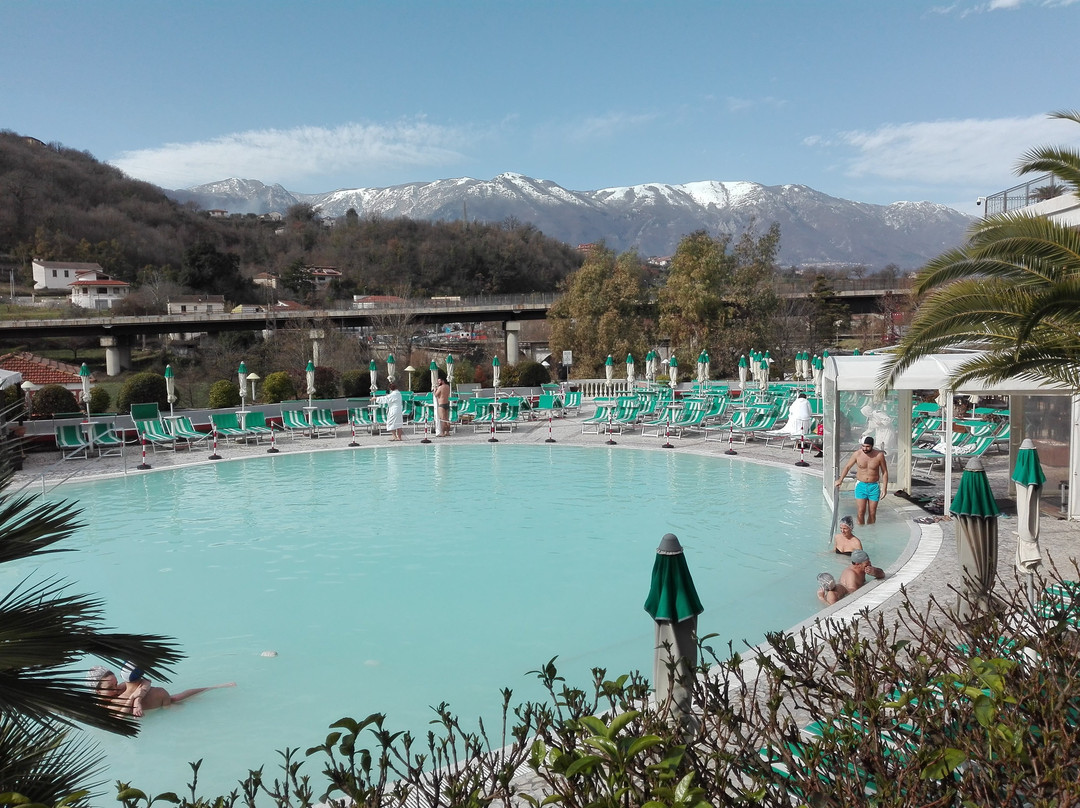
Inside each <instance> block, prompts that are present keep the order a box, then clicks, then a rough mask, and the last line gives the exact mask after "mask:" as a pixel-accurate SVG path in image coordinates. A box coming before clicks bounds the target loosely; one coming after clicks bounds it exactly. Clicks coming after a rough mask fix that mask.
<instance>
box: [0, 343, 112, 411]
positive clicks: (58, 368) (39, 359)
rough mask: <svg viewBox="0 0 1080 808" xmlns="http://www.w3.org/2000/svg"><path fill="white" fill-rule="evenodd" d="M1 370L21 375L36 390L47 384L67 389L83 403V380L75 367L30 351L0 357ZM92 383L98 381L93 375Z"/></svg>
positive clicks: (24, 381) (91, 377)
mask: <svg viewBox="0 0 1080 808" xmlns="http://www.w3.org/2000/svg"><path fill="white" fill-rule="evenodd" d="M0 370H7V371H11V372H14V373H18V374H21V375H22V377H23V383H24V384H25V383H26V382H30V384H32V385H33V386H34V387H33V389H35V390H37V389H40V388H42V387H44V386H45V385H47V384H58V385H60V386H61V387H66V388H67V389H68V390H70V391H71V392H72V393H74V394H75V398H76V400H78V401H82V391H83V386H82V378H81V377H80V376H79V370H80V368H78V367H76V366H75V365H69V364H68V363H67V362H58V361H57V360H55V359H46V358H45V357H43V356H36V355H35V354H32V353H30V352H29V351H19V352H17V353H9V354H4V355H3V356H0ZM90 381H91V383H93V382H95V381H96V379H95V378H94V376H93V375H91V376H90Z"/></svg>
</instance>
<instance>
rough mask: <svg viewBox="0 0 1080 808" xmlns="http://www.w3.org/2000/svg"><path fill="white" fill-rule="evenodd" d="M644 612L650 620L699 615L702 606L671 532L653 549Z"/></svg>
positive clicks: (677, 620)
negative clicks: (653, 556) (649, 581)
mask: <svg viewBox="0 0 1080 808" xmlns="http://www.w3.org/2000/svg"><path fill="white" fill-rule="evenodd" d="M645 611H647V612H648V613H649V615H650V616H651V617H652V619H653V620H670V621H672V622H674V623H681V622H682V621H683V620H687V619H689V618H691V617H694V616H696V615H699V614H701V613H702V612H703V611H705V608H704V607H703V606H702V605H701V601H700V600H699V599H698V593H697V588H696V587H695V586H694V579H693V577H691V575H690V568H689V567H688V566H687V565H686V556H685V555H683V550H682V545H681V544H679V540H678V538H676V537H675V536H674V534H671V533H668V534H666V535H665V536H664V538H663V539H661V540H660V546H659V547H658V548H656V560H655V561H654V562H653V569H652V585H651V586H650V587H649V597H647V598H646V599H645Z"/></svg>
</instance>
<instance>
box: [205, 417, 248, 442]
mask: <svg viewBox="0 0 1080 808" xmlns="http://www.w3.org/2000/svg"><path fill="white" fill-rule="evenodd" d="M210 426H211V427H212V429H213V431H214V432H215V433H217V434H218V435H221V436H222V437H224V438H225V439H226V440H228V439H229V438H232V439H233V441H234V442H235V443H239V442H240V441H247V439H248V438H249V437H250V436H251V433H249V432H248V431H247V430H246V429H244V428H243V427H242V426H240V419H239V418H237V416H236V413H235V412H212V413H210Z"/></svg>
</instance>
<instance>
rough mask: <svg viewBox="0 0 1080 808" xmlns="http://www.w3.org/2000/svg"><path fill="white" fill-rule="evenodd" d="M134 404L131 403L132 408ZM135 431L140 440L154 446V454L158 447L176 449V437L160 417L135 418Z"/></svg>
mask: <svg viewBox="0 0 1080 808" xmlns="http://www.w3.org/2000/svg"><path fill="white" fill-rule="evenodd" d="M135 406H136V405H132V409H134V408H135ZM156 406H157V405H155V407H156ZM135 431H136V432H138V433H139V440H140V441H146V442H147V443H149V444H150V445H151V446H153V447H154V452H155V454H156V453H157V450H158V449H171V450H174V451H175V450H176V438H174V437H173V434H172V433H171V432H170V431H169V430H168V429H167V428H166V427H165V424H164V423H162V421H161V419H160V418H155V419H152V420H151V419H136V420H135Z"/></svg>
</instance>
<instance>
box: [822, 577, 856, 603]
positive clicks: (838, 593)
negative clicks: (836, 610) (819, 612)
mask: <svg viewBox="0 0 1080 808" xmlns="http://www.w3.org/2000/svg"><path fill="white" fill-rule="evenodd" d="M817 584H818V591H817V596H818V600H820V601H821V602H822V603H824V604H826V605H827V606H832V605H833V604H834V603H836V601H838V600H840V598H842V597H844V595H846V594H847V593H848V591H847V590H846V589H845V588H844V587H842V586H840V584H838V583H837V582H836V579H835V578H833V577H832V576H831V575H829V573H827V572H822V573H819V574H818V577H817Z"/></svg>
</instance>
